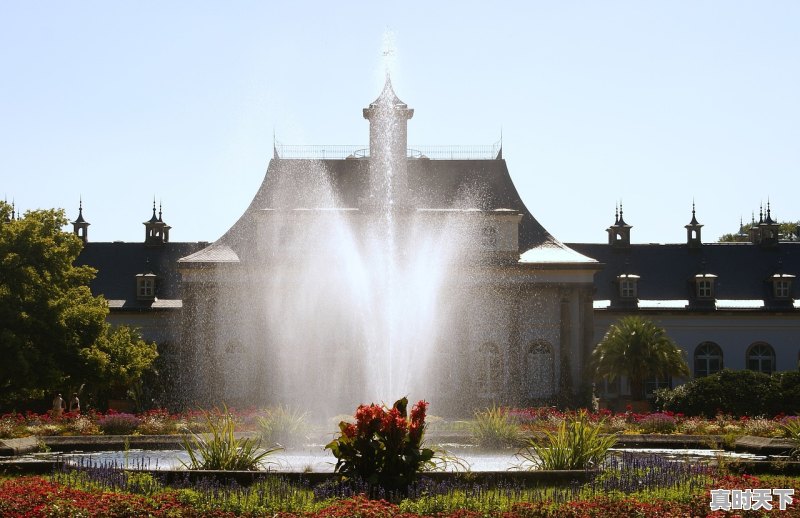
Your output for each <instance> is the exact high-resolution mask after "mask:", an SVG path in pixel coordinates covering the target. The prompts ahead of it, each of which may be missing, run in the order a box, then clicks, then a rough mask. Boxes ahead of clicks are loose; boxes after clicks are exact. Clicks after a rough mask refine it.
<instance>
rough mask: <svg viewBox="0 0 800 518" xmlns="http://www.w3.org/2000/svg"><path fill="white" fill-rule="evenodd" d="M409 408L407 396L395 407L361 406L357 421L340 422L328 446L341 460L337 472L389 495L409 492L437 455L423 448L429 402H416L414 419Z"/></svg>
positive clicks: (337, 462) (337, 461) (338, 461)
mask: <svg viewBox="0 0 800 518" xmlns="http://www.w3.org/2000/svg"><path fill="white" fill-rule="evenodd" d="M407 408H408V399H407V398H402V399H399V400H397V401H396V402H395V404H394V405H393V406H392V408H391V409H387V408H385V407H383V406H380V405H376V404H371V405H360V406H359V407H358V409H357V410H356V415H355V418H356V422H355V423H348V422H346V421H342V422H341V423H339V429H340V434H339V436H338V437H336V438H335V439H334V440H333V441H331V442H330V443H329V444H328V445H327V446H325V448H326V449H329V450H331V452H332V453H333V455H334V457H336V459H337V460H336V469H335V470H336V472H337V473H339V474H340V475H342V477H343V478H344V479H345V480H351V481H363V482H366V483H367V484H369V486H370V487H371V488H373V489H378V488H380V489H382V490H384V491H385V492H386V494H394V495H397V494H406V492H407V491H408V487H409V485H411V483H412V482H414V480H416V478H417V475H418V474H419V472H420V471H422V470H423V469H425V468H426V467H428V466H432V465H433V462H432V460H433V456H434V452H433V450H431V449H428V448H423V447H422V439H423V436H424V435H425V412H426V411H427V408H428V403H427V402H425V401H419V402H418V403H417V404H416V405H414V408H413V409H412V410H411V416H410V419H409V417H408V414H407V412H406V410H407Z"/></svg>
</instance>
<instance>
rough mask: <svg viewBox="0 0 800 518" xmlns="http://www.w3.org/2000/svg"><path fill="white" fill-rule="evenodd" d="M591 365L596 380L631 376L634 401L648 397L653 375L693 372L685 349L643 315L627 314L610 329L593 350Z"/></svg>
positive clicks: (686, 374)
mask: <svg viewBox="0 0 800 518" xmlns="http://www.w3.org/2000/svg"><path fill="white" fill-rule="evenodd" d="M590 368H591V370H592V372H594V374H595V378H596V379H603V378H606V379H608V380H610V381H613V380H615V379H616V378H617V377H619V376H625V377H627V378H628V380H629V381H630V383H631V397H632V398H633V399H634V400H643V399H645V391H644V382H645V380H647V379H649V378H653V377H656V376H658V377H663V378H666V377H669V376H688V375H689V366H688V364H687V363H686V360H685V359H684V357H683V351H681V349H680V348H678V346H677V345H676V344H675V342H673V341H672V339H670V338H669V337H668V336H667V334H666V332H665V331H664V329H662V328H660V327H658V326H656V325H655V324H654V323H653V322H652V321H651V320H648V319H646V318H643V317H639V316H626V317H623V318H621V319H620V320H619V321H618V322H617V323H615V324H612V325H611V326H610V327H609V328H608V331H607V332H606V334H605V336H604V337H603V340H601V341H600V343H599V344H597V347H595V349H594V351H593V352H592V356H591V360H590Z"/></svg>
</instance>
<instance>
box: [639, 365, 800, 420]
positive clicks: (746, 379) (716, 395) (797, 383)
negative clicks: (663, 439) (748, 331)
mask: <svg viewBox="0 0 800 518" xmlns="http://www.w3.org/2000/svg"><path fill="white" fill-rule="evenodd" d="M798 394H800V373H797V372H778V373H774V374H772V375H769V374H764V373H762V372H754V371H751V370H741V371H732V370H728V369H724V370H722V371H720V372H716V373H714V374H711V375H709V376H705V377H702V378H696V379H693V380H690V381H688V382H686V383H684V384H683V385H679V386H677V387H675V388H674V389H671V390H670V389H661V390H658V391H656V397H655V400H654V404H655V406H656V407H657V408H659V409H662V410H669V411H672V412H680V413H683V414H685V415H693V416H694V415H702V416H706V417H713V416H714V415H716V414H719V413H723V414H730V415H733V416H737V417H741V416H745V415H746V416H758V415H776V414H778V413H781V412H783V413H786V414H794V413H796V412H797V411H798V406H800V399H798Z"/></svg>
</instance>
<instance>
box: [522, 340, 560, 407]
mask: <svg viewBox="0 0 800 518" xmlns="http://www.w3.org/2000/svg"><path fill="white" fill-rule="evenodd" d="M523 368H524V369H525V370H524V374H523V377H524V380H525V387H526V388H527V392H528V397H530V398H534V399H541V398H548V397H550V396H552V395H553V388H554V387H553V349H552V347H550V344H549V343H547V342H546V341H544V340H537V341H534V342H531V343H530V344H529V345H528V347H527V350H526V351H525V358H524V365H523Z"/></svg>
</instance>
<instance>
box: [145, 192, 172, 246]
mask: <svg viewBox="0 0 800 518" xmlns="http://www.w3.org/2000/svg"><path fill="white" fill-rule="evenodd" d="M143 224H144V228H145V236H144V243H145V244H146V245H150V246H159V245H163V244H164V243H169V229H171V228H172V227H170V226H169V225H167V224H166V223H164V220H163V219H161V206H160V205H159V207H158V217H156V201H155V200H153V216H152V217H151V218H150V219H149V220H147V221H145V222H144V223H143Z"/></svg>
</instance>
